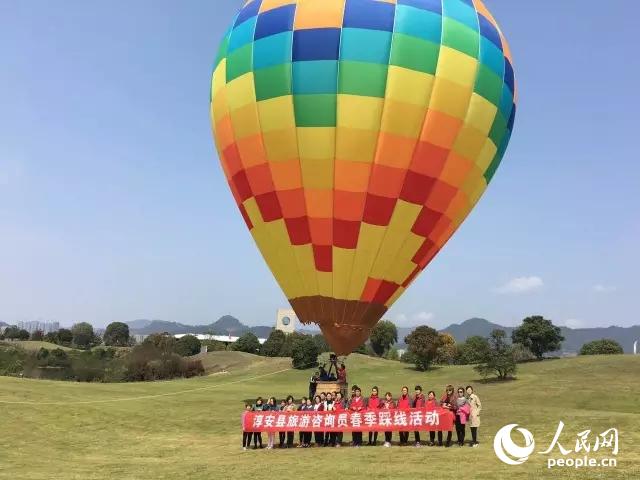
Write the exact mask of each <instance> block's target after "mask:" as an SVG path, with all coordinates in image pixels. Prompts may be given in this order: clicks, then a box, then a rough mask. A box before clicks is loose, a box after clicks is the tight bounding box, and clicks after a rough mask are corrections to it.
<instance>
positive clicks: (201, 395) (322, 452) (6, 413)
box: [0, 352, 640, 480]
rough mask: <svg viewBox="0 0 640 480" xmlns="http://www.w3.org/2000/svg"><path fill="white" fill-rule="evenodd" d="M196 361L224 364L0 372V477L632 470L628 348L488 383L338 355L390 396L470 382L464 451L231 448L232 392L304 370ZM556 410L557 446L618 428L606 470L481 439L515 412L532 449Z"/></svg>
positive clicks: (463, 371)
mask: <svg viewBox="0 0 640 480" xmlns="http://www.w3.org/2000/svg"><path fill="white" fill-rule="evenodd" d="M216 357H218V358H216ZM206 362H209V365H210V370H214V368H213V365H214V364H215V365H218V366H219V367H220V368H219V370H220V369H221V370H225V372H223V373H214V374H212V375H209V376H204V377H199V378H194V379H190V380H176V381H167V382H154V383H129V384H83V383H67V382H54V381H43V380H27V379H17V378H7V377H0V402H2V403H0V409H1V412H2V414H1V415H0V478H1V479H106V478H113V479H154V480H156V479H211V478H217V479H227V478H230V479H235V478H238V479H247V478H279V479H297V478H310V477H312V478H362V479H370V478H393V479H395V478H402V479H407V478H415V479H422V478H434V479H441V478H455V477H465V478H474V479H475V478H509V479H522V478H531V479H534V478H540V477H543V478H544V477H548V478H585V479H586V478H589V479H591V478H602V479H618V478H640V385H639V380H640V374H639V373H640V356H637V357H633V356H630V355H625V356H622V355H620V356H610V357H588V358H571V359H561V360H548V361H544V362H541V363H530V364H525V365H521V366H520V370H519V372H518V379H517V380H515V381H511V382H505V383H487V384H481V383H480V382H479V381H478V375H477V374H476V373H475V372H474V371H473V369H472V368H471V367H468V366H455V367H443V368H438V369H434V370H432V371H429V372H427V373H421V372H417V371H415V370H412V369H411V368H409V367H408V366H407V365H404V364H401V363H399V362H391V361H386V360H380V359H374V358H368V357H363V356H359V355H352V356H350V357H349V359H348V362H347V366H348V371H349V381H350V383H351V384H353V383H358V384H359V385H360V386H361V387H362V388H363V390H364V391H365V392H367V393H368V390H369V389H370V388H371V386H373V385H378V386H379V387H380V389H381V391H382V392H385V391H386V390H391V391H392V392H393V393H394V395H397V393H398V392H399V390H400V388H401V386H402V385H405V384H406V385H409V386H410V387H411V388H413V386H414V385H416V384H421V385H422V386H423V387H424V388H425V390H429V389H434V390H436V391H437V393H438V395H439V394H440V393H441V391H442V390H443V388H444V386H445V385H446V384H447V383H453V384H454V385H456V386H458V385H467V384H469V383H471V384H473V385H475V387H476V391H477V393H478V394H479V396H480V397H481V399H482V403H483V412H482V427H481V428H480V441H481V445H480V447H479V448H476V449H472V448H469V447H464V448H458V447H452V448H449V449H444V448H428V447H424V448H422V449H416V448H411V447H402V448H401V447H395V446H394V447H393V448H390V449H384V448H382V447H377V448H370V447H364V448H360V449H353V448H348V447H347V448H342V449H327V448H324V449H323V448H313V449H304V450H303V449H292V450H278V449H275V450H258V451H248V452H243V451H242V450H241V431H240V415H241V412H242V408H243V401H244V400H245V399H249V398H251V399H253V398H255V397H257V396H258V395H262V396H263V397H266V396H269V395H275V396H276V397H278V398H282V397H283V396H285V395H287V394H290V393H291V394H293V395H295V396H296V398H299V397H300V396H302V395H306V393H307V386H308V377H309V375H310V374H311V371H309V370H307V371H294V370H287V371H284V372H281V370H283V369H286V368H287V367H288V361H287V360H286V359H264V358H258V357H253V356H246V355H244V354H237V353H230V352H220V353H211V354H209V355H207V358H206ZM273 372H278V373H276V374H272V373H273ZM6 402H24V403H6ZM91 402H94V403H91ZM560 420H563V421H564V422H565V424H566V427H565V431H564V433H563V435H562V437H561V443H562V444H563V445H564V446H565V447H566V448H574V447H575V440H576V434H577V433H578V432H581V431H583V430H587V429H591V430H592V431H593V433H594V434H598V433H600V432H603V431H605V430H606V429H608V428H610V427H616V428H618V429H619V431H620V453H619V454H618V456H617V460H618V466H617V468H598V469H593V468H591V469H582V470H575V469H573V468H563V469H559V468H558V469H554V470H548V469H547V468H546V459H547V456H544V455H539V454H537V453H535V454H533V455H532V456H531V458H530V459H529V461H528V462H526V463H525V464H523V465H519V466H507V465H505V464H503V463H501V462H500V461H499V460H498V459H497V458H496V456H495V454H494V452H493V447H492V443H493V442H492V441H493V436H494V434H495V432H496V431H497V430H498V429H499V428H500V427H502V426H504V425H506V424H508V423H518V424H519V425H521V426H522V427H524V428H527V429H529V430H530V431H531V432H532V433H533V434H534V437H535V439H536V451H540V450H544V449H546V448H547V446H548V445H549V443H550V442H551V439H552V438H553V434H554V433H555V431H556V428H557V425H558V422H559V421H560ZM515 435H518V434H515ZM515 435H514V441H516V442H518V437H517V436H515ZM345 437H346V438H348V435H347V436H345ZM454 438H455V434H454ZM264 439H265V442H266V434H264ZM394 439H397V434H396V435H394ZM296 440H297V435H296ZM520 442H521V439H520ZM555 456H560V454H559V453H555ZM595 456H596V457H597V456H599V454H595Z"/></svg>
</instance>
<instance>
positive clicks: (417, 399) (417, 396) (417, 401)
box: [411, 385, 425, 447]
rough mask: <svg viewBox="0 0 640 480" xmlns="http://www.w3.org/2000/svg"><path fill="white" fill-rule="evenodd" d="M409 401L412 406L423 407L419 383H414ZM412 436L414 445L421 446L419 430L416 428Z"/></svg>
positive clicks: (423, 400) (422, 396)
mask: <svg viewBox="0 0 640 480" xmlns="http://www.w3.org/2000/svg"><path fill="white" fill-rule="evenodd" d="M411 403H412V407H413V408H424V404H425V398H424V394H423V393H422V387H421V386H420V385H416V388H415V389H414V395H413V399H412V402H411ZM413 436H414V439H415V441H416V443H415V446H416V447H421V446H422V443H420V432H419V431H418V430H416V431H415V432H413Z"/></svg>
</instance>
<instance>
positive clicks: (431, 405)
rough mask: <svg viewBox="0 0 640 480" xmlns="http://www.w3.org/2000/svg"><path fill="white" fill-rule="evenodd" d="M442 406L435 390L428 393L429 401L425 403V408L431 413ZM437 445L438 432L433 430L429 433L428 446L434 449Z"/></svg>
mask: <svg viewBox="0 0 640 480" xmlns="http://www.w3.org/2000/svg"><path fill="white" fill-rule="evenodd" d="M439 406H440V403H438V400H436V392H434V391H433V390H429V393H427V401H426V402H425V403H424V408H425V409H426V410H427V411H429V412H431V411H433V410H435V409H437V408H438V407H439ZM435 444H436V432H435V430H431V431H430V432H429V443H428V445H429V446H430V447H433V446H434V445H435Z"/></svg>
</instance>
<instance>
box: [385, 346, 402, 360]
mask: <svg viewBox="0 0 640 480" xmlns="http://www.w3.org/2000/svg"><path fill="white" fill-rule="evenodd" d="M384 358H386V359H387V360H400V356H399V355H398V349H397V348H396V347H391V348H390V349H389V350H387V352H386V353H385V354H384Z"/></svg>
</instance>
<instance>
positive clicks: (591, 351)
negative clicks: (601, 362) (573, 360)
mask: <svg viewBox="0 0 640 480" xmlns="http://www.w3.org/2000/svg"><path fill="white" fill-rule="evenodd" d="M623 353H624V349H623V348H622V345H620V344H619V343H618V342H616V341H615V340H611V339H609V338H603V339H600V340H594V341H593V342H588V343H585V344H584V345H582V348H581V349H580V355H620V354H623Z"/></svg>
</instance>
